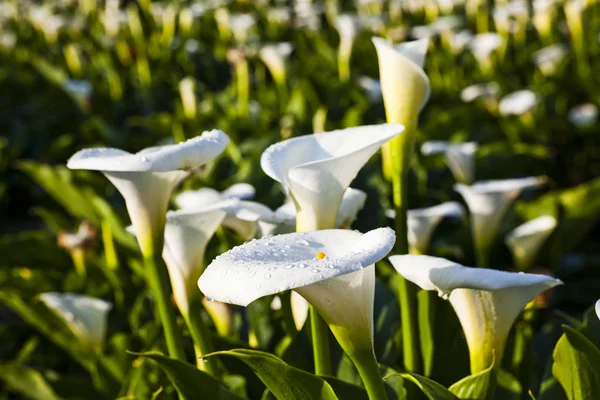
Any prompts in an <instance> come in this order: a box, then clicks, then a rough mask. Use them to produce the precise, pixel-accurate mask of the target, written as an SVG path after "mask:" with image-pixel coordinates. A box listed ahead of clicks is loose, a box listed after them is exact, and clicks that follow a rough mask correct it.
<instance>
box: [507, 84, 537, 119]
mask: <svg viewBox="0 0 600 400" xmlns="http://www.w3.org/2000/svg"><path fill="white" fill-rule="evenodd" d="M538 103H539V97H538V95H537V94H535V93H534V92H533V91H531V90H527V89H526V90H517V91H516V92H512V93H509V94H507V95H506V96H504V97H503V98H502V100H500V104H499V105H498V111H499V112H500V115H504V116H506V115H522V114H525V113H528V112H530V111H532V110H533V108H534V107H535V106H536V105H537V104H538Z"/></svg>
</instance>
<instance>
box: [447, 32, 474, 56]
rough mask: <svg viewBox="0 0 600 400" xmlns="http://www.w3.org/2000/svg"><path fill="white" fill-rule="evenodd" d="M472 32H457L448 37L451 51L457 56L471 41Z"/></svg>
mask: <svg viewBox="0 0 600 400" xmlns="http://www.w3.org/2000/svg"><path fill="white" fill-rule="evenodd" d="M473 37H474V36H473V32H471V31H470V30H468V29H463V30H461V31H459V32H455V33H453V34H452V36H451V37H450V41H449V45H450V47H451V49H452V51H453V52H454V53H455V54H457V53H459V52H461V51H462V50H463V49H465V48H466V47H467V46H468V45H469V43H471V40H473Z"/></svg>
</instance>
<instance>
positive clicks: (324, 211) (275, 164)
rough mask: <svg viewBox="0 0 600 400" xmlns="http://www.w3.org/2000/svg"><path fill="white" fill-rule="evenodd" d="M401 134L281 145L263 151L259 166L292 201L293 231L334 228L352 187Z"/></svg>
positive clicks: (330, 136)
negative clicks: (382, 149) (367, 165)
mask: <svg viewBox="0 0 600 400" xmlns="http://www.w3.org/2000/svg"><path fill="white" fill-rule="evenodd" d="M403 130H404V127H403V126H402V125H399V124H382V125H371V126H361V127H356V128H347V129H342V130H338V131H332V132H327V133H319V134H314V135H306V136H301V137H297V138H293V139H289V140H285V141H283V142H280V143H277V144H274V145H272V146H270V147H269V148H268V149H267V150H265V152H264V153H263V155H262V157H261V166H262V169H263V171H265V173H266V174H267V175H269V176H270V177H271V178H273V179H275V180H276V181H278V182H280V183H281V184H282V185H283V187H284V189H285V191H286V193H287V194H288V195H289V196H290V197H291V198H292V199H293V201H294V204H295V206H296V212H297V220H296V223H297V228H298V229H297V230H299V231H309V230H316V229H328V228H332V227H334V226H335V218H336V216H337V212H338V208H339V206H340V203H341V202H342V198H343V196H344V192H345V191H346V189H347V188H348V186H349V185H350V182H352V180H353V179H354V178H355V177H356V175H357V174H358V171H359V170H360V169H361V168H362V166H363V165H364V164H365V163H366V162H367V161H368V160H369V158H370V157H371V156H372V155H373V154H374V153H375V152H376V151H377V150H378V149H379V147H380V146H381V145H382V144H384V143H386V142H387V141H389V140H390V139H392V138H394V137H396V136H398V135H399V134H400V133H402V131H403Z"/></svg>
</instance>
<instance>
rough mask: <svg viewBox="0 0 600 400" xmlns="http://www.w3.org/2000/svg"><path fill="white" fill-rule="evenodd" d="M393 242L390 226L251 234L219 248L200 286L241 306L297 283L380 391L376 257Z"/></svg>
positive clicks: (368, 382) (207, 293) (208, 293)
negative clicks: (258, 236) (236, 243)
mask: <svg viewBox="0 0 600 400" xmlns="http://www.w3.org/2000/svg"><path fill="white" fill-rule="evenodd" d="M394 242H395V235H394V231H393V230H391V229H390V228H380V229H376V230H373V231H370V232H368V233H366V234H361V233H359V232H356V231H350V230H320V231H313V232H300V233H290V234H286V235H278V236H272V237H269V238H263V239H259V240H254V241H251V242H248V243H246V244H244V245H241V246H238V247H235V248H233V249H232V250H230V251H228V252H227V253H224V254H222V255H220V256H218V257H217V258H216V259H215V260H214V261H213V262H212V263H211V264H210V265H209V266H208V268H207V269H206V271H205V272H204V274H202V276H201V277H200V279H199V281H198V286H199V287H200V290H201V291H202V292H203V293H204V295H205V296H206V297H208V298H212V299H215V300H218V301H222V302H227V303H232V304H237V305H241V306H247V305H248V304H250V303H251V302H253V301H254V300H256V299H258V298H261V297H264V296H267V295H271V294H276V293H279V292H282V291H285V290H288V289H293V290H295V291H296V292H298V293H299V294H300V295H301V296H302V297H304V298H305V299H306V300H308V302H309V303H311V304H312V305H313V307H315V309H316V310H317V311H318V312H319V314H321V316H322V317H323V318H324V319H325V321H326V322H327V324H328V325H329V327H330V329H331V331H332V332H333V334H334V335H335V337H336V338H337V340H338V342H339V343H340V345H341V346H342V349H344V351H345V352H346V353H347V354H348V355H349V356H350V357H351V358H352V360H353V361H354V362H355V365H356V366H357V368H358V370H359V372H360V374H361V376H362V377H363V380H364V381H365V385H366V386H367V390H369V391H371V390H374V391H377V393H378V394H379V396H380V397H375V398H383V397H381V393H382V391H383V393H385V392H384V390H383V386H381V377H380V376H379V372H378V367H377V364H376V362H375V357H374V351H373V306H374V295H375V267H374V265H373V264H374V263H375V262H377V261H379V260H381V259H382V258H383V257H385V255H386V254H388V252H389V251H390V250H391V249H392V247H393V245H394ZM374 376H376V380H378V383H377V382H374V381H375V379H373V378H374ZM374 386H377V387H374ZM370 394H371V393H370Z"/></svg>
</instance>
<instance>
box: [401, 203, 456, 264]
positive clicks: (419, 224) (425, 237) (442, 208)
mask: <svg viewBox="0 0 600 400" xmlns="http://www.w3.org/2000/svg"><path fill="white" fill-rule="evenodd" d="M394 215H395V213H394ZM407 215H408V241H409V243H410V245H411V247H412V248H413V249H414V250H416V251H417V252H418V253H421V254H423V253H425V252H426V251H427V248H428V247H429V242H430V240H431V235H432V234H433V231H434V230H435V228H436V227H437V226H438V224H439V223H440V222H441V221H442V219H443V218H444V217H461V218H462V217H463V216H464V210H463V208H462V206H461V205H460V204H459V203H457V202H455V201H449V202H446V203H442V204H439V205H437V206H433V207H428V208H419V209H414V210H408V213H407Z"/></svg>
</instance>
